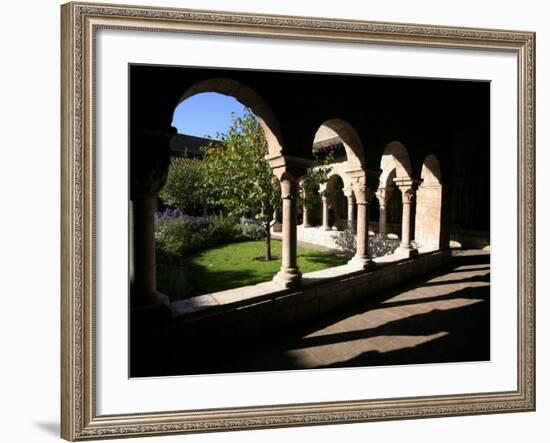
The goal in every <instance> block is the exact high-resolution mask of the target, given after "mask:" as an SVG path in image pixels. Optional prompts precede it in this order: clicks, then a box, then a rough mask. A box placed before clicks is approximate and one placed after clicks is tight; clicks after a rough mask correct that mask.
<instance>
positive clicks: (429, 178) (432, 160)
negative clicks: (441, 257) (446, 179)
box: [414, 154, 445, 249]
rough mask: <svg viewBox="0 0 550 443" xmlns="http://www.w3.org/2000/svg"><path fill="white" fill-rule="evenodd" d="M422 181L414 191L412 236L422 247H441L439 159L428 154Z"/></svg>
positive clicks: (441, 187)
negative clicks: (414, 204)
mask: <svg viewBox="0 0 550 443" xmlns="http://www.w3.org/2000/svg"><path fill="white" fill-rule="evenodd" d="M420 178H421V179H422V182H421V184H420V187H419V188H418V190H417V192H416V217H415V220H416V225H415V234H414V238H415V241H416V242H417V244H418V246H419V247H420V248H423V249H443V248H444V247H445V245H444V241H443V235H442V231H443V230H442V226H443V223H442V216H443V204H442V203H443V186H442V176H441V167H440V165H439V160H438V159H437V157H436V156H435V155H433V154H430V155H428V156H427V157H426V159H425V160H424V163H423V164H422V172H421V176H420Z"/></svg>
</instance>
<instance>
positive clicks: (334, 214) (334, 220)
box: [326, 174, 348, 230]
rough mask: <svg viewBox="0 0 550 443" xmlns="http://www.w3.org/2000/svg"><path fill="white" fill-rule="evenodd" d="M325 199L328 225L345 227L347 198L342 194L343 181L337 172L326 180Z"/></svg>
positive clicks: (346, 222)
mask: <svg viewBox="0 0 550 443" xmlns="http://www.w3.org/2000/svg"><path fill="white" fill-rule="evenodd" d="M326 200H327V203H326V204H327V210H328V220H327V222H328V226H329V227H330V228H336V229H337V230H342V229H345V228H346V227H347V225H348V221H347V212H348V209H347V199H346V197H345V195H344V181H343V180H342V177H340V176H339V175H338V174H333V175H331V176H330V177H329V179H328V181H327V189H326Z"/></svg>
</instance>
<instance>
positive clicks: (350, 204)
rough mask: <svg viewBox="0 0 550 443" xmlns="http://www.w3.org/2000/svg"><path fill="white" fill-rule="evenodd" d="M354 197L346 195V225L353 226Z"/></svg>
mask: <svg viewBox="0 0 550 443" xmlns="http://www.w3.org/2000/svg"><path fill="white" fill-rule="evenodd" d="M354 200H355V199H354V198H353V196H352V195H351V196H348V226H349V227H350V228H353V225H354V222H355V214H354V213H355V201H354Z"/></svg>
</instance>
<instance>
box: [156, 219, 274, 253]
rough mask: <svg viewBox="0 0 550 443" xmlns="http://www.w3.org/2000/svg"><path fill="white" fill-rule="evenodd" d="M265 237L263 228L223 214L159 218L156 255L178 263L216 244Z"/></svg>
mask: <svg viewBox="0 0 550 443" xmlns="http://www.w3.org/2000/svg"><path fill="white" fill-rule="evenodd" d="M264 236H265V230H264V229H263V228H262V227H260V226H258V225H254V224H239V223H236V222H235V220H234V219H233V218H231V217H224V216H223V215H215V216H211V217H208V218H204V217H188V216H182V217H178V218H166V219H159V220H157V222H156V227H155V239H156V247H157V255H158V258H159V261H160V262H165V263H168V262H171V263H179V262H181V261H182V260H183V259H185V257H187V256H189V255H190V254H193V253H195V252H198V251H201V250H203V249H207V248H211V247H213V246H216V245H220V244H224V243H232V242H237V241H245V240H259V239H262V238H264Z"/></svg>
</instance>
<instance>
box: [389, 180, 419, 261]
mask: <svg viewBox="0 0 550 443" xmlns="http://www.w3.org/2000/svg"><path fill="white" fill-rule="evenodd" d="M394 183H395V184H396V185H397V187H398V188H399V190H400V191H401V195H402V198H403V218H402V223H401V225H402V226H401V244H400V245H399V248H398V249H397V250H396V253H397V254H400V255H403V256H405V257H408V258H410V257H416V256H417V255H418V250H417V249H415V248H413V247H412V244H411V227H412V222H413V217H414V214H412V210H411V207H412V205H413V202H414V198H415V195H416V190H417V189H418V185H419V184H420V181H419V180H411V179H408V178H399V177H397V178H395V179H394Z"/></svg>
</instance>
